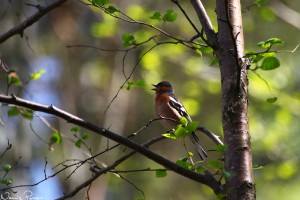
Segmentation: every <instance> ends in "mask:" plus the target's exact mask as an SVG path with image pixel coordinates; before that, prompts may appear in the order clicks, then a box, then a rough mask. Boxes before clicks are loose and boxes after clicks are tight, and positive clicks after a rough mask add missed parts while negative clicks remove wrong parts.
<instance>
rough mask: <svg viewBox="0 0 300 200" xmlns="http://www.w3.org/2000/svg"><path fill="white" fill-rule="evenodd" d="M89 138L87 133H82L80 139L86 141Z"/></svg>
mask: <svg viewBox="0 0 300 200" xmlns="http://www.w3.org/2000/svg"><path fill="white" fill-rule="evenodd" d="M89 137H90V134H88V133H84V134H83V135H82V137H81V138H82V139H83V140H86V139H88V138H89Z"/></svg>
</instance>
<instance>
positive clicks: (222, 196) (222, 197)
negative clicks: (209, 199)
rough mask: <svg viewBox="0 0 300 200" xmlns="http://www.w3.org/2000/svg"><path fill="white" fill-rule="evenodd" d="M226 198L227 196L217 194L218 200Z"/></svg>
mask: <svg viewBox="0 0 300 200" xmlns="http://www.w3.org/2000/svg"><path fill="white" fill-rule="evenodd" d="M224 197H225V194H222V193H221V194H217V198H218V199H220V200H222V199H224Z"/></svg>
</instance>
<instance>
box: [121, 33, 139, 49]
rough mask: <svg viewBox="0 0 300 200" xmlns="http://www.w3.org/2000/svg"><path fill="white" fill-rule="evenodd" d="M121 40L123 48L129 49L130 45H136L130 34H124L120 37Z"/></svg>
mask: <svg viewBox="0 0 300 200" xmlns="http://www.w3.org/2000/svg"><path fill="white" fill-rule="evenodd" d="M122 39H123V46H124V47H129V46H131V45H135V44H136V40H135V38H134V36H133V35H132V34H130V33H124V34H123V35H122Z"/></svg>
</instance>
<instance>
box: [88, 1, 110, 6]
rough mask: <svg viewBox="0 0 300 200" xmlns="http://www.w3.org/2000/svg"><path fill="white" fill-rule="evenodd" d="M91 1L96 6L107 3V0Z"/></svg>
mask: <svg viewBox="0 0 300 200" xmlns="http://www.w3.org/2000/svg"><path fill="white" fill-rule="evenodd" d="M92 3H93V4H95V5H97V6H104V5H105V4H108V3H109V0H92Z"/></svg>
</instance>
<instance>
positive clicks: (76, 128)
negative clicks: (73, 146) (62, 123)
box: [70, 126, 81, 133]
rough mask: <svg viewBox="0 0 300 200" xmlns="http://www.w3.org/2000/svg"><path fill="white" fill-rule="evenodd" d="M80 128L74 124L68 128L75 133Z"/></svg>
mask: <svg viewBox="0 0 300 200" xmlns="http://www.w3.org/2000/svg"><path fill="white" fill-rule="evenodd" d="M80 130H81V129H80V127H78V126H75V127H73V128H71V129H70V131H72V132H74V133H77V132H79V131H80Z"/></svg>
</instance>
